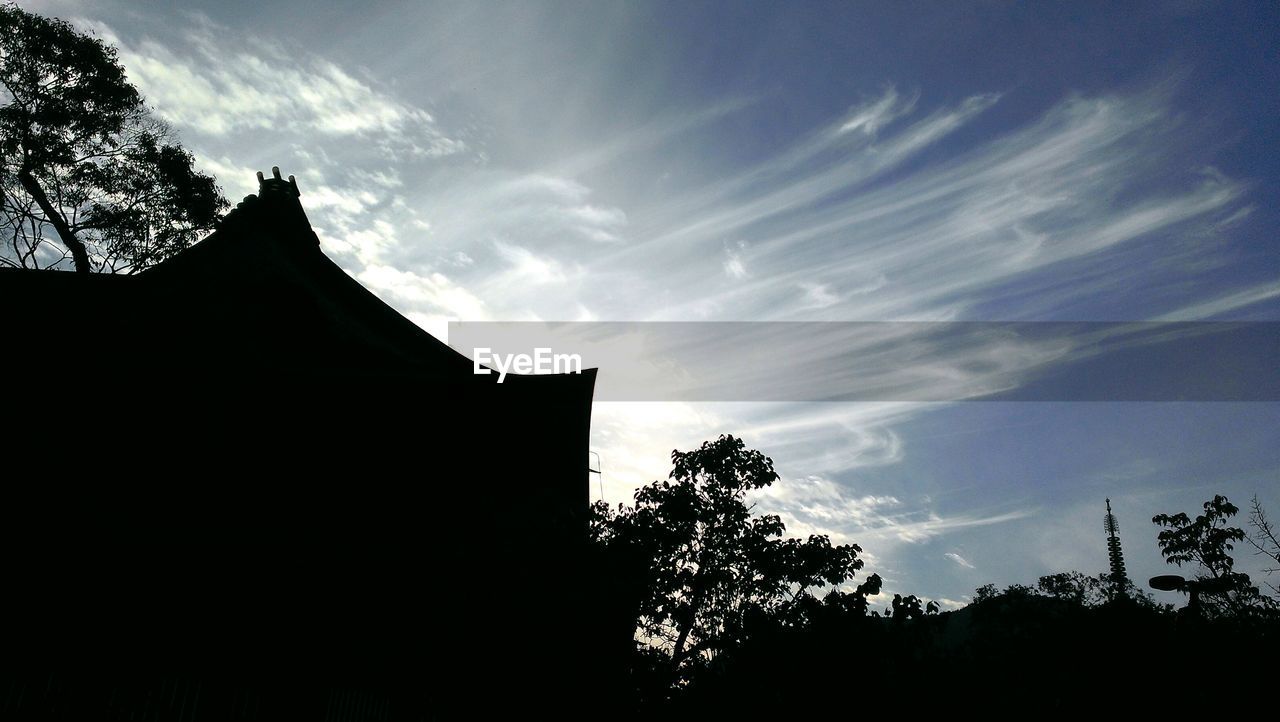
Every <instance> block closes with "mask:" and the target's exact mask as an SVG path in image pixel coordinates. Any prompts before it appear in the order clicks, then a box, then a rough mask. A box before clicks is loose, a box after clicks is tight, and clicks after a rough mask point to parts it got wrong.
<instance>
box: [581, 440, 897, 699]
mask: <svg viewBox="0 0 1280 722" xmlns="http://www.w3.org/2000/svg"><path fill="white" fill-rule="evenodd" d="M671 460H672V463H673V467H674V468H673V469H672V470H671V475H670V477H669V478H668V479H667V480H665V481H656V482H654V483H653V484H650V485H649V486H646V487H643V488H641V489H640V490H639V491H637V492H636V495H635V505H634V506H632V507H626V506H623V505H619V507H618V509H617V510H616V511H614V510H612V509H610V508H609V507H608V506H607V505H605V504H603V503H602V502H601V503H597V504H596V506H595V507H594V514H593V520H592V535H593V537H594V539H595V541H596V542H597V543H599V544H604V545H607V546H610V547H613V548H614V549H621V550H625V551H627V552H629V553H630V554H629V555H630V558H631V559H633V560H638V563H639V566H640V567H641V568H640V569H638V570H637V572H638V573H639V574H640V575H641V576H642V577H643V580H644V583H643V584H641V585H639V586H640V588H641V589H642V590H643V591H642V592H641V594H640V599H639V600H637V609H636V612H637V614H636V617H637V618H636V632H637V637H638V639H639V641H640V642H641V643H642V644H644V645H646V646H647V647H648V648H649V649H651V650H655V651H657V652H658V653H659V654H661V655H663V656H665V657H666V659H667V660H668V661H669V663H670V667H671V669H672V670H673V672H674V673H675V675H676V676H677V677H679V676H680V674H681V673H682V672H683V671H685V670H686V669H687V668H690V667H694V666H697V665H698V664H700V663H701V662H702V661H704V660H705V659H707V658H710V657H714V656H715V655H716V654H717V653H719V652H721V651H723V650H725V649H726V648H730V647H733V646H735V645H738V644H740V643H741V642H742V641H743V639H744V638H745V636H746V635H747V634H748V633H749V631H750V629H751V626H752V623H753V622H759V621H764V620H770V621H777V620H779V619H782V618H784V617H786V616H787V615H788V614H794V613H798V612H799V611H800V610H802V609H803V608H804V606H805V605H807V604H815V603H816V600H815V599H814V598H813V596H812V594H811V591H810V590H812V589H814V588H815V587H823V586H827V585H839V584H841V583H843V582H845V581H846V580H848V579H849V578H851V577H852V576H853V574H854V572H856V571H857V570H858V569H860V568H861V567H862V560H861V559H858V556H857V555H858V553H859V552H860V551H861V549H860V548H859V547H858V546H857V545H854V544H847V545H839V546H834V545H832V544H831V541H830V539H829V538H828V537H826V536H820V535H813V536H810V537H809V538H808V539H807V540H804V541H801V540H799V539H786V538H783V533H784V532H785V527H784V525H783V523H782V521H781V520H780V519H779V518H778V517H777V516H774V515H762V516H753V515H752V508H751V507H750V506H749V505H748V504H747V501H746V495H747V493H748V492H750V491H753V490H756V489H760V488H763V487H766V486H768V485H770V484H772V483H773V482H774V480H776V479H777V478H778V475H777V473H776V472H775V471H774V468H773V462H772V461H771V460H770V459H769V458H768V457H767V456H765V455H764V454H761V453H760V452H759V451H754V450H751V449H747V448H746V447H745V445H744V444H743V442H742V440H741V439H737V438H735V437H733V436H721V437H720V438H719V439H717V440H715V441H708V442H706V443H704V444H703V445H702V446H701V447H700V448H698V449H696V450H694V451H688V452H680V451H675V452H672V454H671ZM869 581H871V580H869ZM860 591H861V592H862V597H861V606H862V609H863V610H865V608H866V599H865V596H866V594H867V593H871V594H874V593H876V592H878V591H879V579H878V578H875V580H874V582H873V583H871V584H869V585H864V587H860ZM841 601H843V602H844V603H846V604H848V603H852V602H850V601H849V600H844V599H842V600H841Z"/></svg>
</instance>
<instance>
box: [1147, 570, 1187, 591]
mask: <svg viewBox="0 0 1280 722" xmlns="http://www.w3.org/2000/svg"><path fill="white" fill-rule="evenodd" d="M1147 584H1150V585H1151V588H1152V589H1159V590H1160V591H1162V592H1180V591H1182V589H1183V587H1185V586H1186V584H1187V580H1186V579H1183V578H1182V577H1180V576H1178V575H1177V574H1161V575H1160V576H1158V577H1151V579H1150V580H1148V581H1147Z"/></svg>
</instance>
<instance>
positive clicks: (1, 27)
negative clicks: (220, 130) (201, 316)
mask: <svg viewBox="0 0 1280 722" xmlns="http://www.w3.org/2000/svg"><path fill="white" fill-rule="evenodd" d="M193 163H194V158H193V157H192V155H191V154H190V153H189V152H187V151H186V150H184V149H183V148H181V147H180V146H179V145H178V144H177V143H176V142H175V141H174V140H173V137H172V134H171V132H170V130H169V129H168V128H167V127H166V126H165V125H164V124H163V123H161V122H160V121H159V120H158V119H156V118H154V117H153V116H151V115H150V113H149V111H148V109H147V107H146V105H145V103H144V102H143V99H142V96H141V95H139V93H138V91H137V90H136V89H135V88H134V87H133V86H132V85H130V84H129V82H128V80H127V78H126V77H125V71H124V68H122V67H121V66H120V64H119V62H118V60H117V53H116V51H115V49H114V48H111V47H109V46H107V45H106V44H105V43H103V42H102V41H101V40H99V39H97V38H94V37H91V36H88V35H85V34H82V33H79V32H77V31H76V30H75V29H74V28H72V27H71V25H69V24H68V23H66V22H64V21H62V20H57V19H50V18H44V17H41V16H39V15H34V14H32V13H28V12H26V11H24V10H21V9H19V8H18V7H16V6H15V5H12V4H7V5H0V234H3V238H2V239H0V241H2V243H0V248H3V251H0V265H7V266H11V267H19V268H39V267H49V268H54V267H58V266H59V265H61V264H62V263H63V262H64V261H66V260H67V258H68V257H69V258H70V259H71V260H72V263H73V264H74V267H75V270H76V271H77V272H80V273H88V272H90V271H91V270H92V271H106V272H113V273H134V272H137V271H140V270H142V269H144V268H147V267H148V266H151V265H154V264H156V263H159V262H161V261H163V260H164V259H166V258H168V257H170V256H172V255H174V254H175V253H177V252H178V251H181V250H182V249H184V248H186V247H187V246H189V245H191V244H192V243H194V242H195V241H196V240H197V239H198V238H199V236H200V235H201V234H202V233H204V232H205V231H208V230H209V229H211V228H212V227H213V225H214V223H215V221H216V220H217V219H218V215H219V213H220V212H221V211H222V210H223V209H224V208H226V207H227V205H228V204H227V201H226V199H225V198H223V196H222V194H221V192H220V191H219V190H218V187H217V186H216V185H215V183H214V180H213V178H211V177H209V176H207V175H204V174H202V173H199V172H197V171H196V170H195V169H194V167H193Z"/></svg>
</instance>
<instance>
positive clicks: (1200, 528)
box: [1151, 494, 1270, 616]
mask: <svg viewBox="0 0 1280 722" xmlns="http://www.w3.org/2000/svg"><path fill="white" fill-rule="evenodd" d="M1239 511H1240V509H1239V508H1237V507H1236V506H1235V505H1234V504H1232V503H1231V502H1230V501H1228V500H1227V497H1225V496H1222V495H1221V494H1219V495H1216V496H1214V497H1213V499H1211V500H1209V501H1206V502H1205V503H1204V513H1203V514H1201V515H1199V516H1197V517H1196V518H1195V519H1194V520H1193V519H1191V518H1190V517H1188V516H1187V515H1186V514H1185V513H1182V512H1178V513H1177V514H1172V515H1170V514H1157V515H1156V516H1154V517H1152V519H1151V521H1152V523H1154V524H1156V525H1158V526H1162V527H1165V530H1164V531H1162V532H1160V534H1159V536H1158V537H1157V541H1158V543H1159V544H1160V553H1161V554H1163V555H1164V558H1165V561H1166V562H1168V563H1169V564H1174V565H1177V566H1179V567H1181V566H1182V565H1183V564H1190V565H1195V567H1196V568H1197V575H1196V577H1195V578H1194V579H1192V580H1191V581H1190V582H1189V584H1188V589H1189V591H1191V592H1192V599H1193V600H1195V601H1198V604H1199V606H1200V608H1201V610H1202V611H1203V612H1204V613H1206V614H1207V615H1209V616H1244V615H1246V614H1248V613H1250V612H1253V611H1257V610H1259V609H1262V608H1266V607H1269V606H1270V605H1269V604H1268V602H1269V600H1267V599H1266V597H1263V596H1262V595H1261V594H1259V592H1258V588H1257V587H1255V586H1253V584H1252V583H1251V582H1250V581H1249V575H1248V574H1245V573H1243V572H1237V571H1235V559H1233V558H1232V556H1231V551H1232V550H1233V549H1234V548H1235V546H1234V544H1235V543H1236V542H1240V541H1243V540H1244V539H1245V533H1244V530H1243V529H1241V528H1240V527H1235V526H1229V525H1228V520H1229V519H1230V518H1231V517H1233V516H1235V515H1236V514H1237V513H1238V512H1239Z"/></svg>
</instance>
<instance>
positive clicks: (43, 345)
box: [0, 174, 595, 720]
mask: <svg viewBox="0 0 1280 722" xmlns="http://www.w3.org/2000/svg"><path fill="white" fill-rule="evenodd" d="M0 303H2V304H3V307H4V308H5V309H7V311H8V314H7V317H6V319H5V323H4V331H3V338H4V340H5V343H4V349H5V351H6V372H7V376H8V378H7V380H6V382H5V387H6V388H5V390H4V391H3V394H4V396H3V398H4V401H5V420H6V422H7V423H6V425H5V448H6V450H7V452H8V453H7V459H6V462H5V464H6V469H5V474H4V476H5V487H6V496H7V497H8V499H7V501H6V503H5V505H4V506H5V508H4V514H5V517H6V518H5V519H4V525H3V529H4V532H3V534H4V537H3V540H2V541H3V544H4V556H5V590H6V591H5V595H4V599H5V601H4V602H3V605H4V606H5V607H6V610H5V616H4V619H5V622H4V635H3V636H4V642H3V645H2V647H3V651H2V652H0V655H3V657H4V658H5V662H6V666H7V669H9V670H17V672H15V674H16V675H17V676H16V677H15V679H16V680H17V681H16V682H15V684H18V685H29V686H31V688H30V689H29V690H27V691H26V692H24V694H27V695H28V696H26V697H25V700H26V701H25V702H23V704H26V705H27V706H26V707H24V708H23V709H26V710H30V709H44V707H41V706H40V705H45V706H52V708H55V709H57V710H61V712H59V714H64V715H66V716H70V717H75V718H80V719H90V718H108V717H116V716H118V717H120V718H129V716H130V715H131V714H136V715H143V714H146V715H149V716H147V717H146V718H147V719H178V718H182V719H188V718H191V719H195V718H197V717H195V716H194V712H193V710H195V709H196V708H197V707H198V708H199V709H200V710H201V716H200V717H199V718H205V717H210V718H212V717H216V718H219V719H241V718H243V719H264V720H267V719H290V718H298V719H324V718H326V717H325V716H324V715H326V714H329V715H330V716H329V717H328V718H330V719H365V718H368V719H401V718H403V719H420V718H422V716H423V715H424V714H427V713H428V712H424V710H426V711H441V710H449V709H457V708H458V707H459V705H472V704H474V705H476V706H477V707H484V706H486V704H485V703H486V700H477V699H475V698H474V697H473V696H472V695H471V694H470V692H469V691H467V690H470V689H473V688H475V685H476V684H477V680H479V681H480V683H481V685H482V686H483V687H484V688H485V689H488V690H489V692H490V693H491V694H492V695H494V698H493V699H492V700H488V702H490V703H492V702H494V701H505V702H508V703H520V704H528V705H531V706H532V707H537V706H538V705H539V704H541V703H549V702H550V700H559V699H561V698H563V697H564V696H565V695H569V694H576V693H577V691H578V689H579V685H580V684H581V679H578V678H575V677H580V676H581V675H580V674H579V671H578V669H579V668H578V667H575V665H584V664H589V661H588V660H589V657H590V653H589V645H590V640H589V639H588V636H589V635H587V634H586V633H585V630H583V629H582V625H581V614H580V613H581V611H582V609H583V608H584V607H585V606H586V601H585V600H586V599H587V598H588V597H587V593H588V588H587V587H588V583H587V582H585V581H584V577H583V574H582V571H583V570H582V569H581V564H580V560H581V554H582V547H583V545H584V544H585V533H584V532H585V515H586V512H587V506H588V476H587V443H588V434H589V426H590V413H591V396H592V387H593V383H594V378H595V377H594V370H587V371H585V372H583V373H582V374H580V375H560V376H536V377H511V376H509V377H508V378H507V379H506V382H505V383H503V384H501V385H498V384H496V383H495V379H496V375H493V374H490V375H487V376H484V375H475V374H474V373H473V368H472V364H471V362H470V361H469V360H468V359H467V358H465V357H463V356H462V355H460V354H458V353H456V352H455V351H453V350H452V349H450V348H449V347H448V346H446V345H445V344H443V343H441V342H439V341H437V340H436V339H435V338H433V337H432V336H430V335H429V334H427V333H425V332H424V331H422V330H421V329H419V328H418V327H417V326H416V325H414V324H413V323H411V322H410V321H408V320H407V319H405V318H404V317H403V316H401V315H400V314H399V313H397V312H396V311H394V310H393V309H391V308H390V307H389V306H387V305H386V304H384V303H383V302H382V301H380V300H379V299H378V298H377V297H375V296H374V295H373V294H371V293H369V292H368V291H367V290H365V289H364V288H363V287H361V286H360V284H359V283H357V282H356V281H355V280H353V279H352V278H351V277H349V276H348V275H347V274H346V273H345V272H343V270H342V269H341V268H339V267H338V266H337V265H335V264H334V263H333V262H332V261H330V260H329V259H328V258H326V257H325V255H324V254H323V253H322V251H321V250H320V247H319V245H318V242H317V239H316V236H315V234H314V233H313V232H312V229H311V227H310V225H309V223H308V221H307V218H306V215H305V213H304V211H303V209H302V205H301V203H300V201H299V197H298V192H297V188H296V185H294V184H293V182H292V178H290V179H289V180H288V181H286V180H281V179H279V177H278V174H277V177H276V178H268V179H265V180H263V181H262V182H261V187H260V192H259V194H258V195H257V196H249V197H247V198H245V200H244V202H243V203H241V204H240V205H239V206H238V207H237V208H236V209H235V210H233V211H232V212H231V213H229V214H228V215H227V217H226V218H225V220H224V221H223V222H222V224H221V225H220V227H219V228H218V230H217V231H216V232H215V233H213V234H212V235H210V236H209V237H208V238H206V239H205V240H204V241H202V242H201V243H199V244H197V245H195V246H194V247H192V248H190V249H189V250H187V251H185V252H183V253H182V254H180V255H178V256H177V257H175V258H173V259H172V260H170V261H168V262H166V263H164V264H162V265H160V266H158V267H156V268H153V269H151V270H148V271H146V272H143V273H141V274H139V275H137V276H106V275H91V276H84V275H80V274H71V273H62V272H40V271H20V272H0ZM548 640H554V642H555V643H554V644H552V645H547V644H546V642H548ZM548 650H551V651H548ZM33 679H34V680H36V681H37V682H38V684H36V683H33V682H32V680H33ZM46 681H47V684H45V683H46ZM32 685H33V686H32ZM14 689H19V687H10V690H11V691H12V690H14ZM21 689H26V687H22V688H21ZM59 690H61V691H59ZM180 690H184V691H181V693H180ZM7 699H9V700H10V701H12V699H14V695H13V694H10V697H9V698H7ZM33 700H37V701H34V702H33ZM41 700H42V701H41ZM180 701H181V705H180V704H179V703H180ZM32 705H35V706H34V707H33V706H32ZM335 705H336V706H335ZM179 706H181V707H182V711H181V712H179ZM144 707H145V709H146V710H147V711H145V712H144V711H143V708H144ZM335 709H338V710H340V711H339V712H334V711H333V710H335ZM103 710H110V713H106V712H103ZM341 710H345V711H341ZM184 715H185V716H184ZM335 715H336V716H335Z"/></svg>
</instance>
